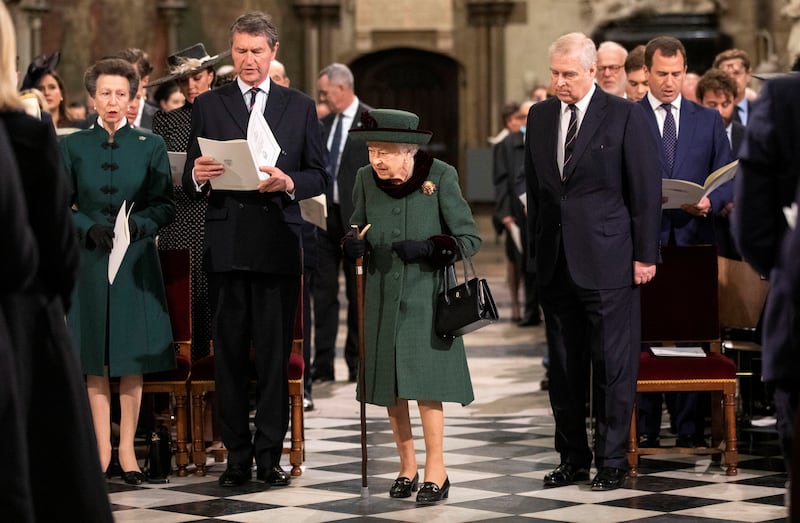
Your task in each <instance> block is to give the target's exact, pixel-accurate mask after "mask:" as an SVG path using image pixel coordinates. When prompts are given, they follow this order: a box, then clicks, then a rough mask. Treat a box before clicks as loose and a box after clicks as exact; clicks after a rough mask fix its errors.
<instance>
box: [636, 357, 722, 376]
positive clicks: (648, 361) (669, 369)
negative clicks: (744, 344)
mask: <svg viewBox="0 0 800 523" xmlns="http://www.w3.org/2000/svg"><path fill="white" fill-rule="evenodd" d="M735 378H736V365H735V364H734V363H733V361H732V360H731V359H730V358H728V357H726V356H723V355H722V354H720V353H717V352H711V353H709V354H707V356H706V357H705V358H683V357H670V356H654V355H653V354H652V353H650V352H644V351H643V352H641V353H640V356H639V380H645V381H650V380H723V379H735Z"/></svg>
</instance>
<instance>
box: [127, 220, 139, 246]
mask: <svg viewBox="0 0 800 523" xmlns="http://www.w3.org/2000/svg"><path fill="white" fill-rule="evenodd" d="M128 230H129V231H130V232H131V241H133V240H134V239H135V238H136V235H137V234H139V226H138V225H136V222H135V221H133V218H130V217H129V218H128Z"/></svg>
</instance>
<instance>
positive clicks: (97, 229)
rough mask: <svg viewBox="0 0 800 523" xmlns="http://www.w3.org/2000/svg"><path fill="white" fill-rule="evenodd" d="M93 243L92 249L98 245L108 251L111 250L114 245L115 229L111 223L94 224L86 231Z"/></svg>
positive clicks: (90, 246)
mask: <svg viewBox="0 0 800 523" xmlns="http://www.w3.org/2000/svg"><path fill="white" fill-rule="evenodd" d="M86 236H88V238H89V241H90V242H91V243H92V245H89V246H88V247H89V248H90V249H92V248H94V247H97V248H98V249H102V250H104V251H106V252H111V249H112V248H113V247H114V229H112V228H111V227H110V226H109V225H92V226H91V227H89V230H88V231H87V233H86Z"/></svg>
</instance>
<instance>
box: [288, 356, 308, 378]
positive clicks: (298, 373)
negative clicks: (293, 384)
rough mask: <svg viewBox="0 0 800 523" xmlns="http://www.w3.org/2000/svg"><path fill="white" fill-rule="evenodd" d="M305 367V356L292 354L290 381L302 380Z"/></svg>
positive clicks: (290, 359)
mask: <svg viewBox="0 0 800 523" xmlns="http://www.w3.org/2000/svg"><path fill="white" fill-rule="evenodd" d="M304 366H305V362H304V361H303V355H302V354H297V353H296V352H292V354H291V355H290V356H289V379H290V380H302V379H303V370H304Z"/></svg>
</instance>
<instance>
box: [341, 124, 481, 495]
mask: <svg viewBox="0 0 800 523" xmlns="http://www.w3.org/2000/svg"><path fill="white" fill-rule="evenodd" d="M418 122H419V118H418V117H417V115H415V114H413V113H408V112H405V111H397V110H391V109H375V110H372V111H370V112H369V113H365V115H364V117H362V121H361V125H360V126H359V127H357V128H355V129H351V130H350V133H349V136H350V138H351V139H353V140H356V139H358V140H363V141H366V142H367V148H368V151H369V160H370V165H367V166H364V167H362V168H361V169H359V171H358V174H357V176H356V182H355V186H354V188H353V203H354V206H355V210H354V212H353V216H352V218H351V221H350V223H351V224H353V225H357V226H358V227H359V230H363V228H364V227H365V226H366V225H368V224H369V225H370V228H369V229H368V230H367V232H366V235H365V237H364V239H359V237H358V236H356V235H355V234H353V233H348V235H347V236H345V238H344V240H343V249H344V252H345V255H346V256H349V257H351V258H358V257H360V256H363V255H364V254H365V252H366V253H367V257H366V263H365V268H366V271H365V272H366V292H365V298H364V309H365V311H366V312H365V325H364V332H365V335H364V336H365V340H364V341H365V343H364V346H365V358H364V365H365V378H364V389H363V390H359V394H360V395H361V397H363V399H364V400H365V401H367V402H368V403H372V404H375V405H383V406H386V407H387V410H388V414H389V422H390V424H391V426H392V433H393V434H394V439H395V444H396V445H397V450H398V453H399V455H400V472H399V475H398V478H397V479H396V480H395V481H394V483H393V485H392V487H391V489H390V491H389V495H390V496H391V497H394V498H404V497H409V496H411V493H412V492H413V491H416V490H417V484H418V480H419V474H418V472H417V462H416V456H415V452H414V443H413V440H412V436H411V421H410V419H409V411H408V401H409V400H416V401H417V404H418V406H419V412H420V417H421V418H422V430H423V434H424V439H425V481H424V483H423V485H422V487H421V488H420V490H419V492H418V493H417V503H435V502H437V501H440V500H442V499H444V498H447V496H448V492H449V489H450V481H449V479H448V477H447V471H446V469H445V465H444V455H443V449H442V447H443V438H444V414H443V411H442V402H444V401H449V402H456V403H461V404H462V405H467V404H468V403H471V402H472V400H473V399H474V398H473V393H472V382H471V381H470V376H469V368H468V367H467V358H466V355H465V353H464V343H463V341H462V339H461V338H460V337H457V338H455V339H445V338H442V337H439V336H437V335H436V333H435V332H434V327H433V317H434V316H433V315H434V305H435V303H436V297H437V294H438V293H439V291H440V290H441V287H442V273H443V271H442V267H443V266H445V265H447V264H448V263H450V262H452V261H453V260H454V259H455V258H456V256H457V253H458V246H457V245H458V244H457V243H456V242H459V243H460V244H461V247H462V249H463V251H464V254H465V255H467V256H472V255H473V254H475V252H476V251H477V250H478V247H479V245H480V243H481V239H480V237H479V236H478V230H477V227H476V226H475V221H474V219H473V217H472V213H471V211H470V208H469V205H468V204H467V202H466V201H465V200H464V198H463V197H462V195H461V190H460V188H459V185H458V174H457V173H456V170H455V169H454V168H453V167H452V166H450V165H448V164H446V163H444V162H441V161H439V160H436V159H433V158H432V157H431V156H429V155H428V154H427V153H425V152H424V151H421V150H420V149H419V146H420V145H423V144H426V143H428V141H430V138H431V133H430V132H428V131H422V130H419V129H417V126H418Z"/></svg>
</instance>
